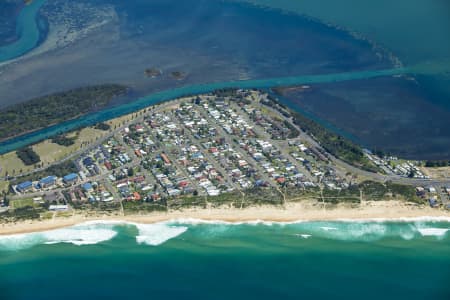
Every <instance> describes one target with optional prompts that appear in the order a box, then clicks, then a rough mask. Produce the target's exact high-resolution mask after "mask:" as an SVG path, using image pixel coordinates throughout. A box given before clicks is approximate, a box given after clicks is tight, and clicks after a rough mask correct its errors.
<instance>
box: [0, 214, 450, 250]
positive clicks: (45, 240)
mask: <svg viewBox="0 0 450 300" xmlns="http://www.w3.org/2000/svg"><path fill="white" fill-rule="evenodd" d="M449 223H450V220H449V219H448V218H416V219H399V220H381V219H378V220H340V221H329V222H325V221H297V222H266V221H262V220H256V221H251V222H235V223H233V222H225V221H207V220H200V219H176V220H171V221H167V222H161V223H155V224H140V223H132V222H125V221H93V222H86V223H83V224H79V225H76V226H73V227H68V228H63V229H57V230H51V231H44V232H37V233H28V234H16V235H7V236H0V250H9V251H15V250H20V249H27V248H30V247H33V246H36V245H42V244H46V245H53V244H61V243H66V244H73V245H76V246H83V245H94V244H98V243H102V242H106V241H109V240H111V239H113V238H114V237H116V236H117V235H118V234H119V232H120V231H118V227H117V226H133V227H135V228H136V229H137V231H138V233H137V234H136V236H135V240H136V243H138V244H144V245H149V246H158V245H161V244H163V243H165V242H167V241H169V240H171V239H173V238H176V237H178V236H180V235H182V234H183V233H185V232H186V231H187V230H188V229H189V228H192V229H194V228H195V229H196V230H194V231H193V234H195V235H198V236H199V237H200V238H208V237H215V236H218V235H222V234H227V235H230V236H233V235H234V234H235V233H236V231H240V230H241V228H240V227H238V226H242V228H243V229H244V230H245V228H247V230H248V229H250V230H251V228H253V227H255V226H259V227H262V228H263V229H264V228H265V229H264V230H268V232H267V234H273V235H280V234H283V235H286V234H288V235H290V236H293V237H295V238H300V239H301V240H310V239H316V238H324V239H334V240H341V241H368V242H370V241H376V240H381V239H384V238H401V239H403V240H411V239H416V238H434V239H437V240H442V239H444V238H446V237H447V236H448V235H449V232H450V226H449ZM231 229H233V230H231ZM236 238H240V235H236Z"/></svg>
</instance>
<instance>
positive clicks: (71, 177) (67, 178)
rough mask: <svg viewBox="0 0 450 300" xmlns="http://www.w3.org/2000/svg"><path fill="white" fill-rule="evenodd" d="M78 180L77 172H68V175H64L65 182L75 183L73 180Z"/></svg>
mask: <svg viewBox="0 0 450 300" xmlns="http://www.w3.org/2000/svg"><path fill="white" fill-rule="evenodd" d="M77 180H78V175H77V174H75V173H72V174H68V175H66V176H64V177H63V181H64V182H65V183H73V182H75V181H77Z"/></svg>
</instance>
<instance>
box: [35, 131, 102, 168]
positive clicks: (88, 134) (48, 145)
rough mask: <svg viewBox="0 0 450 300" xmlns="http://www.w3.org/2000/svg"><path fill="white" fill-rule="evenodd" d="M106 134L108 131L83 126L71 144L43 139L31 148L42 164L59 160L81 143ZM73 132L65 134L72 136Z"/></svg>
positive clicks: (74, 150)
mask: <svg viewBox="0 0 450 300" xmlns="http://www.w3.org/2000/svg"><path fill="white" fill-rule="evenodd" d="M106 134H108V131H102V130H98V129H94V128H92V127H87V128H83V129H81V130H80V131H79V134H78V137H77V138H76V140H75V143H74V144H73V145H71V146H68V147H66V146H60V145H58V144H55V143H52V142H51V140H46V141H43V142H41V143H39V144H36V145H34V146H33V150H34V151H35V152H36V153H37V154H39V156H40V157H41V162H43V163H44V165H46V164H49V163H53V162H55V161H59V160H61V159H63V158H64V157H66V156H68V155H69V154H71V153H73V152H76V151H78V150H80V148H81V145H82V144H87V143H93V142H95V141H96V139H98V138H101V137H102V136H105V135H106ZM74 135H75V133H69V134H67V136H68V137H73V136H74Z"/></svg>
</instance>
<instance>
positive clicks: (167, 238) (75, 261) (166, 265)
mask: <svg viewBox="0 0 450 300" xmlns="http://www.w3.org/2000/svg"><path fill="white" fill-rule="evenodd" d="M449 230H450V222H449V220H437V219H435V220H431V219H428V220H427V219H416V220H403V221H395V222H394V221H390V222H388V221H381V220H380V221H371V222H368V221H358V222H350V221H334V222H296V223H271V222H253V223H234V224H233V223H224V222H202V221H199V220H178V221H171V222H166V223H158V224H151V225H143V224H135V223H105V222H104V223H85V224H81V225H77V226H75V227H71V228H65V229H59V230H54V231H49V232H44V233H33V234H25V235H18V236H8V237H0V299H2V300H21V299H24V300H29V299H35V300H38V299H46V300H51V299H61V298H64V299H235V300H238V299H330V298H336V299H361V298H364V299H448V298H449V296H450V286H449V284H448V283H449V278H450V255H449V253H450V233H449Z"/></svg>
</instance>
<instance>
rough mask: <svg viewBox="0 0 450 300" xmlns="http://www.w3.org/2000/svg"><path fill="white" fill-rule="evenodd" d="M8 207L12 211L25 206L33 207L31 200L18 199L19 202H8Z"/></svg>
mask: <svg viewBox="0 0 450 300" xmlns="http://www.w3.org/2000/svg"><path fill="white" fill-rule="evenodd" d="M10 206H11V207H12V208H13V209H17V208H21V207H25V206H32V207H33V206H34V201H33V199H20V200H12V201H11V202H10Z"/></svg>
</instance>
